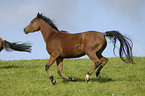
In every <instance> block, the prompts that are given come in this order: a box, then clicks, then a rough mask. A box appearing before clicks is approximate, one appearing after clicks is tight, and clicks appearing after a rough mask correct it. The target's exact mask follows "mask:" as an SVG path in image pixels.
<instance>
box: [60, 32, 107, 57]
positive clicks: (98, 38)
mask: <svg viewBox="0 0 145 96" xmlns="http://www.w3.org/2000/svg"><path fill="white" fill-rule="evenodd" d="M104 43H105V38H104V35H103V33H100V32H96V31H87V32H84V33H77V34H68V33H64V34H63V35H62V36H61V47H60V48H61V55H62V56H64V57H67V56H68V57H80V56H82V55H85V51H86V50H88V49H89V50H93V48H97V47H98V46H103V45H104Z"/></svg>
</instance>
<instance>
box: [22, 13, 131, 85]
mask: <svg viewBox="0 0 145 96" xmlns="http://www.w3.org/2000/svg"><path fill="white" fill-rule="evenodd" d="M35 31H41V33H42V35H43V38H44V41H45V43H46V49H47V51H48V53H49V54H50V58H49V60H48V63H47V64H46V66H45V70H46V71H47V73H48V76H49V79H50V80H51V82H52V84H55V83H56V81H55V80H54V77H53V76H52V74H51V73H50V71H49V68H50V66H51V65H52V64H53V63H54V62H55V61H56V63H57V66H58V74H59V75H60V76H61V77H62V78H64V79H66V80H68V81H75V79H74V78H69V77H67V76H65V75H64V74H63V73H62V69H63V59H65V58H76V57H81V56H84V55H88V57H89V58H90V59H91V60H92V61H93V62H94V66H93V68H92V69H91V70H90V71H89V72H88V73H87V74H86V77H85V80H86V81H87V82H88V81H89V76H90V75H91V74H92V73H93V72H94V70H95V69H97V68H98V67H99V68H98V69H97V71H96V77H97V78H98V79H100V78H101V77H100V71H101V69H102V68H103V66H104V65H105V64H106V63H107V61H108V59H107V58H105V57H103V56H102V52H103V51H104V49H105V48H106V46H107V41H106V38H105V37H109V38H110V39H112V41H113V44H114V48H115V47H116V46H115V44H116V42H117V40H118V41H119V42H120V49H119V56H120V58H121V59H122V60H123V61H124V62H129V63H133V57H132V41H131V40H130V39H129V38H127V37H125V36H123V35H122V34H121V33H119V32H118V31H107V32H105V33H101V32H97V31H87V32H83V33H76V34H70V33H67V32H64V31H59V30H58V28H57V27H56V25H55V24H54V23H53V22H52V21H51V20H50V19H49V18H47V17H46V16H43V15H42V14H39V13H38V14H37V16H36V17H35V18H34V19H33V20H32V21H31V22H30V24H29V25H28V26H27V27H25V28H24V32H25V33H26V34H28V33H32V32H35ZM124 56H125V57H126V58H124Z"/></svg>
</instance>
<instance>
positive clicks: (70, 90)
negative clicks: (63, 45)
mask: <svg viewBox="0 0 145 96" xmlns="http://www.w3.org/2000/svg"><path fill="white" fill-rule="evenodd" d="M134 59H135V62H136V64H128V63H124V62H122V61H121V60H120V59H119V58H109V62H108V63H107V64H106V66H105V67H104V68H103V69H102V71H101V76H102V79H101V80H100V81H99V80H97V79H96V77H95V72H94V73H93V74H92V75H91V77H90V79H91V80H90V81H89V82H88V83H86V82H85V76H86V73H87V72H88V71H89V70H90V69H91V68H92V67H93V66H94V65H93V63H92V61H91V60H89V59H73V60H71V59H69V60H64V67H63V73H64V74H65V75H66V76H69V77H75V78H76V80H77V81H76V82H68V81H66V80H63V79H62V78H61V77H60V76H59V75H58V74H57V67H56V64H53V65H52V66H51V67H50V71H51V73H52V74H53V76H54V79H55V80H56V82H57V85H52V84H51V82H50V80H49V79H48V76H47V73H46V72H45V70H44V66H45V65H46V63H47V60H20V61H0V96H145V65H144V64H145V57H135V58H134Z"/></svg>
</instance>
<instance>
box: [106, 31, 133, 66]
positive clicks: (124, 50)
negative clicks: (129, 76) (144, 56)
mask: <svg viewBox="0 0 145 96" xmlns="http://www.w3.org/2000/svg"><path fill="white" fill-rule="evenodd" d="M105 36H106V37H110V39H111V40H112V41H113V44H114V48H113V51H114V50H115V47H116V46H115V45H116V41H117V40H119V42H120V48H119V56H120V58H121V59H122V60H123V61H124V62H129V63H134V61H133V57H132V47H133V43H132V41H131V40H130V39H129V38H127V37H126V36H123V35H122V34H121V33H119V32H118V31H107V32H106V35H105ZM114 53H115V51H114ZM124 55H125V57H126V58H127V59H125V58H123V56H124Z"/></svg>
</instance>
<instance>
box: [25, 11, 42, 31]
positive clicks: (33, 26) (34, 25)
mask: <svg viewBox="0 0 145 96" xmlns="http://www.w3.org/2000/svg"><path fill="white" fill-rule="evenodd" d="M41 15H42V14H39V13H38V14H37V16H36V17H35V18H34V19H33V20H32V21H31V22H30V24H29V25H28V26H27V27H25V28H24V32H25V33H26V34H28V33H31V32H35V31H39V30H40V23H39V20H40V19H39V18H40V16H41Z"/></svg>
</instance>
